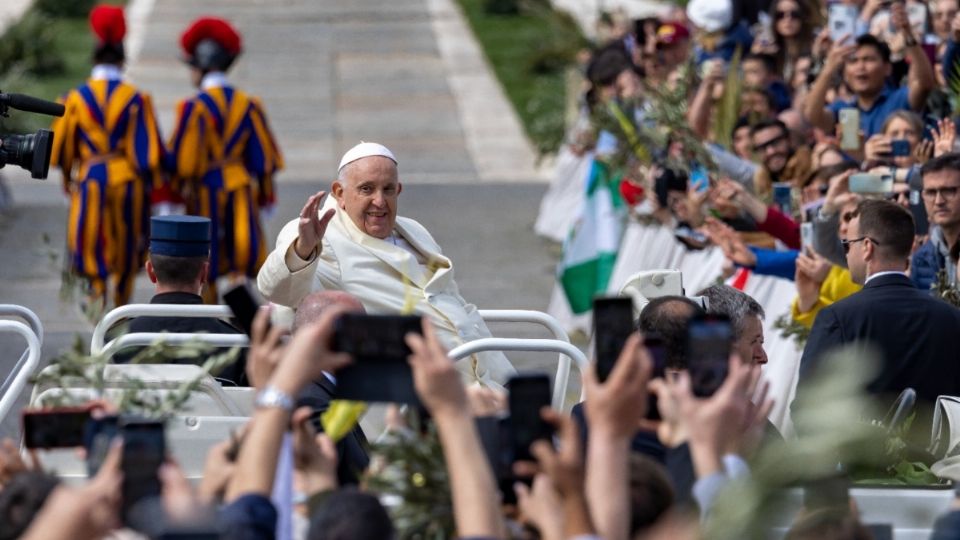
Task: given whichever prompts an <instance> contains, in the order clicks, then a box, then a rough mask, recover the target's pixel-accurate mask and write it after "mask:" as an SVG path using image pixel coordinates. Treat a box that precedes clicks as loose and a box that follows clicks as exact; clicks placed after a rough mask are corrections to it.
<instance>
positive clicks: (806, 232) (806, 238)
mask: <svg viewBox="0 0 960 540" xmlns="http://www.w3.org/2000/svg"><path fill="white" fill-rule="evenodd" d="M812 246H813V223H811V222H809V221H808V222H806V223H801V224H800V249H801V250H802V251H803V252H804V253H809V248H810V247H812Z"/></svg>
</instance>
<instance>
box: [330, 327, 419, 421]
mask: <svg viewBox="0 0 960 540" xmlns="http://www.w3.org/2000/svg"><path fill="white" fill-rule="evenodd" d="M422 332H423V328H422V322H421V319H420V317H416V316H413V315H364V314H360V313H345V314H344V315H342V316H341V317H340V318H339V319H337V322H336V325H335V328H334V334H333V349H334V350H335V351H339V352H345V353H347V354H349V355H350V356H352V357H353V359H354V361H353V363H352V364H350V365H349V366H346V367H345V368H343V369H342V370H340V371H338V372H337V397H338V398H341V399H356V400H361V401H374V402H394V403H411V404H419V403H420V402H419V400H418V398H417V393H416V391H415V389H414V386H413V372H412V371H410V364H409V363H407V358H408V357H409V356H410V352H411V351H410V347H408V346H407V342H406V335H407V334H410V333H414V334H420V333H422Z"/></svg>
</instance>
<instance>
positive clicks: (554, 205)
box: [533, 144, 593, 242]
mask: <svg viewBox="0 0 960 540" xmlns="http://www.w3.org/2000/svg"><path fill="white" fill-rule="evenodd" d="M592 163H593V154H592V153H588V154H584V155H581V156H578V155H576V154H574V153H573V152H571V151H570V147H569V145H566V144H565V145H563V146H562V147H561V149H560V152H559V153H558V154H557V164H556V168H555V169H554V173H553V179H552V180H551V181H550V187H549V188H547V192H546V193H545V194H544V195H543V199H541V201H540V212H539V213H538V214H537V221H536V223H534V225H533V230H534V232H536V233H537V234H538V235H540V236H543V237H545V238H549V239H550V240H553V241H554V242H563V241H564V240H566V238H567V232H568V231H570V227H572V226H573V222H574V221H575V220H576V219H577V216H578V215H579V212H580V205H582V204H583V199H584V193H585V192H586V185H587V177H588V176H589V175H590V165H591V164H592Z"/></svg>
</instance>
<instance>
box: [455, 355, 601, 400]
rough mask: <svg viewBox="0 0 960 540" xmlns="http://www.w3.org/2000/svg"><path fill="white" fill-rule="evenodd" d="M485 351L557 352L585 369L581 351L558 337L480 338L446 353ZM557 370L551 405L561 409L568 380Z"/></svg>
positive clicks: (582, 370)
mask: <svg viewBox="0 0 960 540" xmlns="http://www.w3.org/2000/svg"><path fill="white" fill-rule="evenodd" d="M485 351H535V352H558V353H561V354H563V355H566V356H567V357H569V358H571V359H573V361H574V362H575V363H576V364H577V369H579V370H580V373H581V374H582V373H583V372H584V371H585V370H586V369H587V357H586V355H585V354H583V351H581V350H580V349H578V348H577V347H575V346H574V345H572V344H571V343H569V342H566V341H561V340H558V339H521V338H480V339H475V340H473V341H468V342H467V343H464V344H463V345H460V346H459V347H455V348H453V349H452V350H451V351H450V352H449V353H448V355H449V356H450V358H452V359H454V360H460V359H462V358H466V357H468V356H470V355H471V354H476V353H479V352H485ZM560 375H561V374H560V372H559V370H558V371H557V376H556V377H555V378H554V382H553V400H552V405H553V407H554V408H555V409H557V410H562V409H563V408H564V407H563V405H564V401H565V398H566V395H567V383H568V380H561V377H560ZM581 396H582V392H581Z"/></svg>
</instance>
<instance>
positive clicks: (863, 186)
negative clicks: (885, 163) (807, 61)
mask: <svg viewBox="0 0 960 540" xmlns="http://www.w3.org/2000/svg"><path fill="white" fill-rule="evenodd" d="M850 192H851V193H892V192H893V176H891V175H889V174H870V173H857V174H852V175H850Z"/></svg>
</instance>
